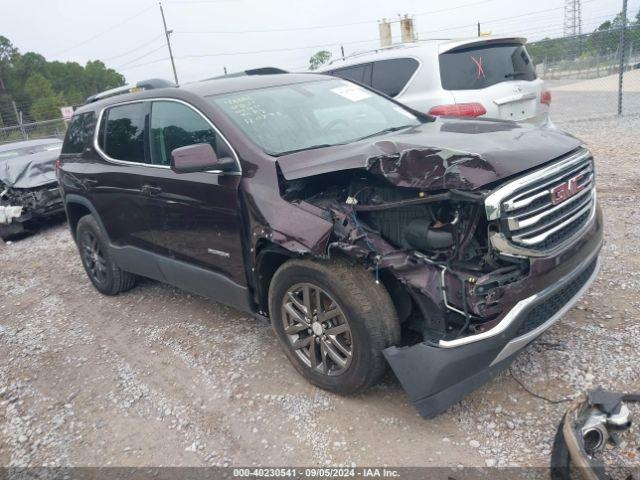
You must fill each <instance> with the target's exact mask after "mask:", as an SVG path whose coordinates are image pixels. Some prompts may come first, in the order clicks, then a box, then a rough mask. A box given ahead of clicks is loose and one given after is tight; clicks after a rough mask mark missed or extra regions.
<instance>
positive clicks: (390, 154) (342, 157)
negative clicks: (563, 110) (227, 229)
mask: <svg viewBox="0 0 640 480" xmlns="http://www.w3.org/2000/svg"><path fill="white" fill-rule="evenodd" d="M581 143H582V142H581V141H580V140H578V139H577V138H575V137H573V136H571V135H568V134H566V133H563V132H561V131H559V130H554V129H550V128H541V127H534V126H531V125H527V124H519V123H515V122H505V121H499V120H484V119H475V120H467V119H454V118H439V119H437V120H436V121H434V122H428V123H424V124H421V125H419V126H416V127H413V128H411V129H408V130H403V131H400V132H396V133H391V134H388V135H381V136H379V137H372V138H369V139H366V140H361V141H359V142H354V143H350V144H347V145H336V146H333V147H328V148H323V149H318V150H307V151H302V152H297V153H294V154H291V155H284V156H282V157H279V158H278V165H279V166H280V169H281V171H282V174H283V175H284V177H285V178H286V179H287V180H294V179H298V178H304V177H310V176H313V175H319V174H323V173H329V172H334V171H340V170H347V169H357V168H363V169H366V170H369V171H370V172H371V173H372V174H375V175H380V176H383V177H384V178H386V179H387V180H388V181H390V182H391V183H393V184H394V185H397V186H400V187H413V188H421V189H425V190H439V189H450V188H456V189H461V190H474V189H477V188H480V187H482V186H484V185H487V184H490V183H492V182H495V181H499V180H503V179H506V178H508V177H511V176H514V175H517V174H520V173H522V172H524V171H526V170H529V169H532V168H535V167H537V166H539V165H542V164H544V163H546V162H549V161H551V160H554V159H556V158H558V157H560V156H562V155H565V154H567V153H569V152H571V151H572V150H575V149H576V148H578V147H579V146H580V145H581Z"/></svg>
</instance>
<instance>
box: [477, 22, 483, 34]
mask: <svg viewBox="0 0 640 480" xmlns="http://www.w3.org/2000/svg"><path fill="white" fill-rule="evenodd" d="M478 36H479V37H480V36H482V34H481V33H480V22H478Z"/></svg>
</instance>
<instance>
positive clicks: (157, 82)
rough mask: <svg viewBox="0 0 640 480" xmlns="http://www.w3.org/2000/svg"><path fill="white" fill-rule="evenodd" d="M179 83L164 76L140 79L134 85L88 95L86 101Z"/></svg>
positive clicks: (167, 86) (171, 86) (170, 86)
mask: <svg viewBox="0 0 640 480" xmlns="http://www.w3.org/2000/svg"><path fill="white" fill-rule="evenodd" d="M173 87H177V85H176V84H175V83H173V82H170V81H169V80H163V79H162V78H150V79H148V80H140V81H139V82H138V83H136V84H135V85H134V86H131V85H125V86H123V87H116V88H112V89H111V90H105V91H104V92H100V93H96V94H95V95H91V96H89V97H87V100H86V101H85V103H92V102H97V101H98V100H103V99H105V98H109V97H115V96H116V95H124V94H126V93H135V92H142V91H144V90H153V89H155V88H173Z"/></svg>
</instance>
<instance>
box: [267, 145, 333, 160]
mask: <svg viewBox="0 0 640 480" xmlns="http://www.w3.org/2000/svg"><path fill="white" fill-rule="evenodd" d="M335 145H341V144H340V143H321V144H319V145H311V146H310V147H302V148H296V149H294V150H287V151H286V152H278V153H276V154H275V155H274V156H275V157H281V156H282V155H289V154H290V153H297V152H304V151H305V150H315V149H317V148H326V147H333V146H335Z"/></svg>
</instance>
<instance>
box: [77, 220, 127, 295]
mask: <svg viewBox="0 0 640 480" xmlns="http://www.w3.org/2000/svg"><path fill="white" fill-rule="evenodd" d="M76 243H77V245H78V250H79V252H80V259H81V261H82V266H83V267H84V270H85V272H87V276H88V277H89V279H90V280H91V283H93V285H94V286H95V287H96V289H97V290H98V291H99V292H101V293H104V294H105V295H117V294H118V293H120V292H126V291H127V290H130V289H131V288H133V287H134V285H135V284H136V276H135V275H133V274H132V273H129V272H125V271H123V270H121V269H120V268H119V267H118V266H117V265H116V264H115V262H114V261H113V259H112V258H111V256H110V255H109V249H108V248H107V245H108V243H107V241H106V240H105V235H104V234H103V233H102V231H101V230H100V227H99V226H98V222H96V219H95V218H94V217H93V216H92V215H85V216H84V217H82V218H81V219H80V220H79V221H78V225H77V227H76ZM91 249H94V250H93V253H90V250H91ZM96 254H97V256H98V257H99V261H98V260H97V258H98V257H97V256H96ZM97 263H99V266H98V265H97ZM98 270H99V272H98ZM96 272H98V273H96Z"/></svg>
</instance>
